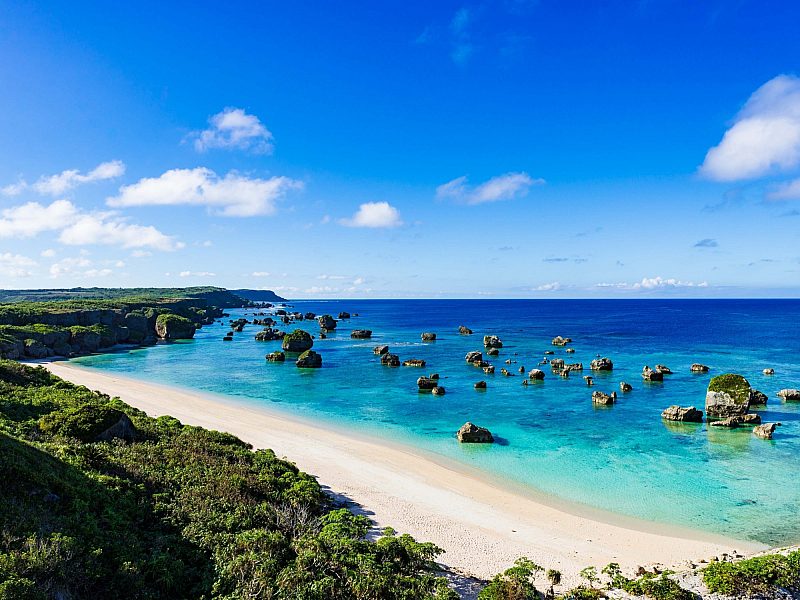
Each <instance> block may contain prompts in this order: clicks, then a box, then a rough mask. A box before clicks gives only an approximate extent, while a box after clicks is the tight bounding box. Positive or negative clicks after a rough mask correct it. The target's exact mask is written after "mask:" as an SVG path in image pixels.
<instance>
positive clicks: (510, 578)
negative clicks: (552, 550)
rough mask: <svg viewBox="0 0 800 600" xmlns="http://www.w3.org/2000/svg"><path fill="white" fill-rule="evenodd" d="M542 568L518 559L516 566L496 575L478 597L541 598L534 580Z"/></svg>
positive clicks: (480, 599) (495, 599) (497, 599)
mask: <svg viewBox="0 0 800 600" xmlns="http://www.w3.org/2000/svg"><path fill="white" fill-rule="evenodd" d="M542 570H543V569H542V567H540V566H539V565H537V564H536V563H534V562H532V561H530V560H528V559H527V558H518V559H517V560H516V561H515V562H514V566H513V567H511V568H510V569H507V570H506V571H504V572H503V573H501V574H499V575H495V576H494V578H493V579H492V580H491V581H490V582H489V585H487V586H486V587H485V588H483V589H482V590H481V593H480V594H479V595H478V600H528V599H531V600H532V599H534V598H538V597H539V592H538V591H537V590H536V586H535V585H534V579H535V578H536V574H537V573H538V572H539V571H542Z"/></svg>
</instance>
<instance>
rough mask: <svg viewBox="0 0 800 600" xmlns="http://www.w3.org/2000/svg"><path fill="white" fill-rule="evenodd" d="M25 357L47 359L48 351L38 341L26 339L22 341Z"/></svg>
mask: <svg viewBox="0 0 800 600" xmlns="http://www.w3.org/2000/svg"><path fill="white" fill-rule="evenodd" d="M24 345H25V356H27V357H28V358H47V357H48V356H50V350H49V349H48V347H47V346H45V345H44V344H43V343H42V342H40V341H39V340H33V339H27V340H25V341H24Z"/></svg>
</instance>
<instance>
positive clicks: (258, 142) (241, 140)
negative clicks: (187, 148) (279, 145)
mask: <svg viewBox="0 0 800 600" xmlns="http://www.w3.org/2000/svg"><path fill="white" fill-rule="evenodd" d="M208 123H209V125H210V127H209V128H208V129H204V130H203V131H198V132H195V134H194V137H195V138H196V139H195V141H194V148H195V150H197V151H198V152H205V151H207V150H210V149H215V148H217V149H221V150H247V151H250V152H253V153H255V154H271V153H272V150H273V145H272V133H271V132H270V131H269V130H268V129H267V128H266V127H265V126H264V124H263V123H262V122H261V120H260V119H259V118H258V117H256V116H255V115H248V114H247V113H246V112H245V111H244V109H242V108H226V109H224V110H223V111H222V112H219V113H217V114H215V115H213V116H211V117H209V119H208Z"/></svg>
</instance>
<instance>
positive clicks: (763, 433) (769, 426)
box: [753, 423, 780, 440]
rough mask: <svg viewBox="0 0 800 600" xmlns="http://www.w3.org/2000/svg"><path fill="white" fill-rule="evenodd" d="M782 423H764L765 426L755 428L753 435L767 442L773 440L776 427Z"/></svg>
mask: <svg viewBox="0 0 800 600" xmlns="http://www.w3.org/2000/svg"><path fill="white" fill-rule="evenodd" d="M777 425H780V423H764V424H763V425H756V426H755V427H753V435H755V436H756V437H760V438H762V439H765V440H771V439H772V434H773V433H775V427H776V426H777Z"/></svg>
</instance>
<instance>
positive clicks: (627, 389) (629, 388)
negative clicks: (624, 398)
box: [619, 381, 633, 392]
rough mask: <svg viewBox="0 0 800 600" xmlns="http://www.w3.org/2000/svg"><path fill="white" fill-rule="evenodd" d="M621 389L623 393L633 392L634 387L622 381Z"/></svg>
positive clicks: (620, 383)
mask: <svg viewBox="0 0 800 600" xmlns="http://www.w3.org/2000/svg"><path fill="white" fill-rule="evenodd" d="M619 389H620V391H621V392H630V391H633V386H632V385H631V384H630V383H628V382H627V381H620V382H619Z"/></svg>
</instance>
